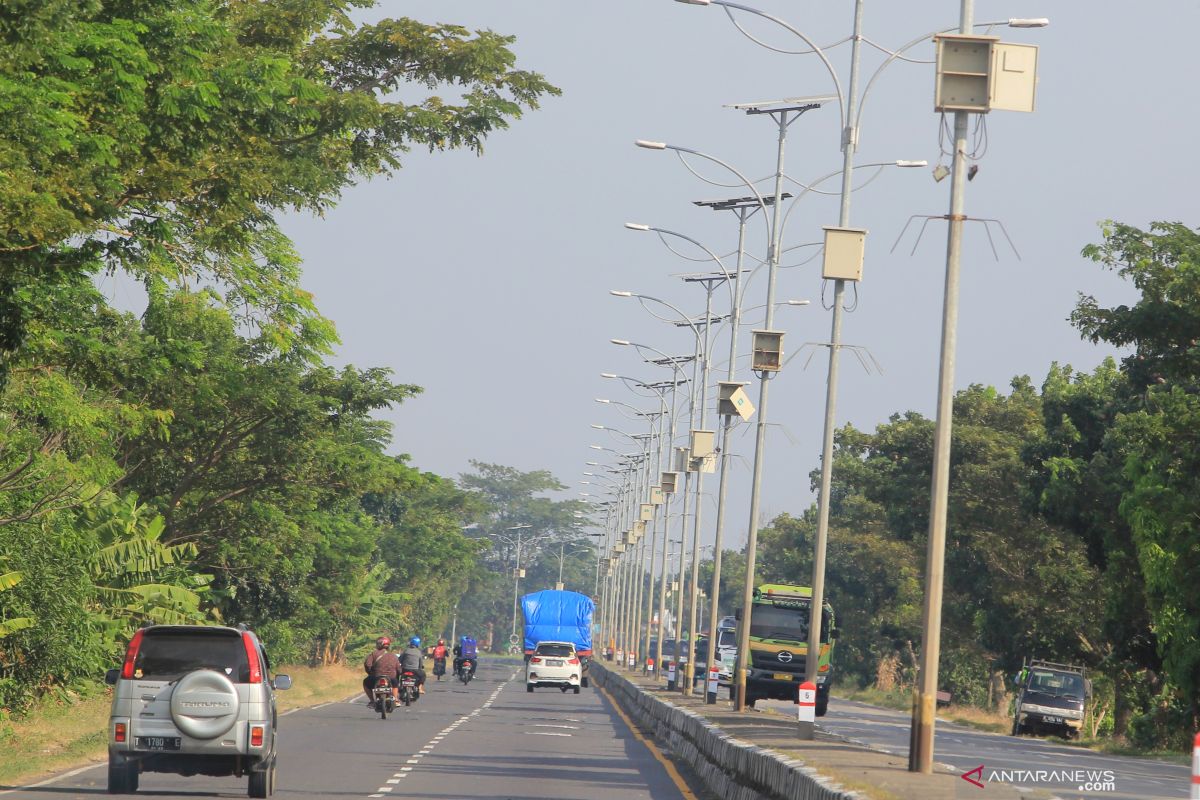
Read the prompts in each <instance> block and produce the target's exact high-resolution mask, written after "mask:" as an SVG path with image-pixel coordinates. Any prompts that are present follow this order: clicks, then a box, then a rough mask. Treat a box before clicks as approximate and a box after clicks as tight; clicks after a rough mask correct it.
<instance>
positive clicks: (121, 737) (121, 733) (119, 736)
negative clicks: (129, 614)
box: [113, 631, 141, 742]
mask: <svg viewBox="0 0 1200 800" xmlns="http://www.w3.org/2000/svg"><path fill="white" fill-rule="evenodd" d="M138 633H141V631H138ZM113 741H114V742H123V741H125V723H124V722H118V723H117V724H116V725H114V726H113Z"/></svg>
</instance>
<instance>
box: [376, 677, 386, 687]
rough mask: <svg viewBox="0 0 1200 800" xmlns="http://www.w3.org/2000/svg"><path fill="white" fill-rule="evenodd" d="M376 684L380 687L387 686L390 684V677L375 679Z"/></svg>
mask: <svg viewBox="0 0 1200 800" xmlns="http://www.w3.org/2000/svg"><path fill="white" fill-rule="evenodd" d="M375 685H376V686H379V687H385V686H387V685H388V679H387V678H380V679H379V680H377V681H375Z"/></svg>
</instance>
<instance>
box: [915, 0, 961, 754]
mask: <svg viewBox="0 0 1200 800" xmlns="http://www.w3.org/2000/svg"><path fill="white" fill-rule="evenodd" d="M974 11H975V9H974V2H973V0H962V5H961V12H960V18H959V32H960V33H970V32H971V28H972V27H973V26H972V21H973V15H974ZM968 114H969V112H967V111H962V110H959V111H955V112H954V163H953V166H952V167H951V176H952V177H951V183H950V214H949V216H948V217H947V220H949V223H950V224H949V228H948V231H947V234H946V286H945V290H944V293H943V300H942V304H943V305H942V354H941V362H940V364H939V367H938V401H937V423H936V426H935V427H934V434H933V491H932V497H931V499H930V503H929V506H930V507H929V541H928V544H927V552H926V559H925V606H924V609H923V611H922V615H921V616H922V620H921V672H920V675H921V677H920V689H919V690H918V692H917V696H916V697H914V698H913V700H914V703H913V721H912V734H911V742H910V744H909V753H908V769H909V771H910V772H923V773H926V774H929V773H931V772H933V727H934V721H935V719H936V713H935V712H936V708H937V679H938V657H939V656H940V654H941V639H942V577H943V572H944V567H945V560H946V505H947V495H948V492H949V488H950V435H951V427H952V425H953V421H954V356H955V349H956V345H957V331H958V275H959V263H960V260H961V257H962V230H963V220H964V219H965V217H964V216H963V209H964V208H965V206H966V200H965V194H966V186H967V181H966V178H967V159H966V152H967V123H968V120H969V116H968Z"/></svg>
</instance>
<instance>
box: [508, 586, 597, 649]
mask: <svg viewBox="0 0 1200 800" xmlns="http://www.w3.org/2000/svg"><path fill="white" fill-rule="evenodd" d="M595 608H596V604H595V603H593V602H592V598H590V597H588V596H587V595H585V594H579V592H564V591H557V590H554V589H546V590H544V591H541V592H534V593H533V594H527V595H525V596H524V597H522V598H521V613H522V614H524V615H525V651H526V652H530V651H532V650H533V649H535V648H536V647H537V645H538V642H571V643H572V644H574V645H575V649H576V650H578V651H579V652H580V654H581V655H591V652H592V611H593V610H595Z"/></svg>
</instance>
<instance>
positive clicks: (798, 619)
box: [730, 584, 837, 717]
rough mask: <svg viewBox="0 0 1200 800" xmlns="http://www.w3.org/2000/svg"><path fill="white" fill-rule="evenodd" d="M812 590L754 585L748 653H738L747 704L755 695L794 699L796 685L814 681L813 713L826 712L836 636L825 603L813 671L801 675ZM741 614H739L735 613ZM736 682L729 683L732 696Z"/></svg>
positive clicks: (773, 585)
mask: <svg viewBox="0 0 1200 800" xmlns="http://www.w3.org/2000/svg"><path fill="white" fill-rule="evenodd" d="M811 605H812V589H811V588H809V587H807V586H791V585H787V584H763V585H762V586H759V587H758V588H757V589H755V590H754V600H753V602H752V604H751V609H750V652H749V653H748V654H743V653H738V654H737V655H738V659H739V663H742V662H741V659H743V658H745V657H746V656H747V655H748V656H749V663H747V664H746V705H748V706H753V705H754V703H755V702H757V701H758V700H766V699H770V700H791V701H795V700H796V697H797V694H798V692H799V689H800V684H801V683H803V682H805V681H806V680H811V681H812V682H813V683H815V684H816V686H817V707H816V713H817V716H819V717H823V716H825V711H826V709H827V708H828V706H829V688H830V685H831V683H832V678H833V669H832V665H831V659H832V656H833V640H834V639H835V638H837V629H836V627H835V625H834V617H833V608H832V607H831V606H830V605H829V604H828V603H825V604H824V605H823V613H822V614H821V637H820V642H821V651H820V654H819V657H818V661H817V674H816V675H815V676H808V675H805V669H806V663H805V662H806V661H807V658H808V630H809V618H810V608H811ZM739 616H740V615H739ZM733 693H734V687H732V686H731V687H730V696H731V697H732V696H733Z"/></svg>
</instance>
